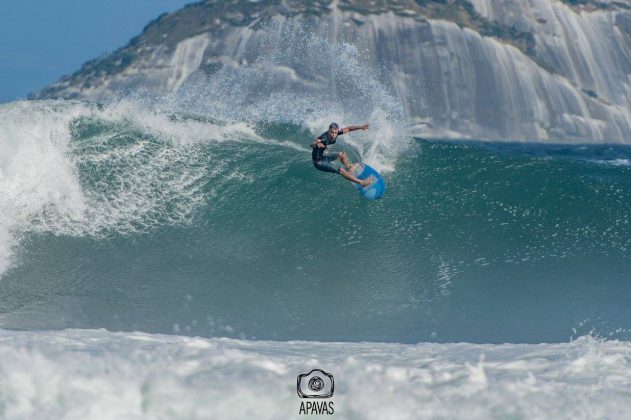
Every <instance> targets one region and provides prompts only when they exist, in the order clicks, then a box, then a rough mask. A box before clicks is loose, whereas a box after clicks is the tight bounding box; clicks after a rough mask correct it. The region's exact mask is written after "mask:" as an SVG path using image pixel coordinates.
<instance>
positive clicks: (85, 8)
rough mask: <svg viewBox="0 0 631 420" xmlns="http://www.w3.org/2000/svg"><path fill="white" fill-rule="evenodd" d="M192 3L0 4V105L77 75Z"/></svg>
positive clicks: (48, 0) (69, 0) (82, 0)
mask: <svg viewBox="0 0 631 420" xmlns="http://www.w3.org/2000/svg"><path fill="white" fill-rule="evenodd" d="M192 2H193V0H0V40H1V41H0V102H10V101H13V100H16V99H24V98H26V95H28V93H29V92H32V91H34V90H37V89H39V88H42V87H44V86H46V85H48V84H50V83H52V82H55V81H57V80H59V78H60V77H61V76H62V75H64V74H70V73H73V72H74V71H76V70H78V69H79V68H80V67H81V64H83V63H85V62H86V61H88V60H90V59H92V58H96V57H98V56H100V55H101V54H103V53H107V52H110V51H114V50H116V49H117V48H119V47H122V46H124V45H126V44H127V42H128V41H129V40H130V39H131V38H132V37H134V36H135V35H138V34H139V33H140V32H142V29H143V28H144V27H145V25H146V24H147V23H149V21H151V20H153V19H155V18H156V17H158V15H160V14H161V13H163V12H171V11H174V10H177V9H179V8H181V7H182V6H184V5H185V4H188V3H192Z"/></svg>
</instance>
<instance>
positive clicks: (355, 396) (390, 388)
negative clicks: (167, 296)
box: [0, 330, 631, 419]
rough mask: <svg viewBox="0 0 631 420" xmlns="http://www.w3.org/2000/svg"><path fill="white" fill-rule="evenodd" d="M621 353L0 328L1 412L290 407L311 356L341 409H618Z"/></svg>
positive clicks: (403, 413) (379, 415) (624, 371)
mask: <svg viewBox="0 0 631 420" xmlns="http://www.w3.org/2000/svg"><path fill="white" fill-rule="evenodd" d="M630 351H631V349H630V347H629V343H628V342H617V341H607V342H599V341H597V340H594V339H593V338H590V337H582V338H580V339H578V340H575V341H573V342H571V343H565V344H539V345H525V344H521V345H514V344H504V345H490V344H486V345H474V344H466V343H462V344H429V343H428V344H419V345H403V344H385V343H312V342H290V343H282V342H269V341H256V342H252V341H247V340H228V339H202V338H189V337H178V336H165V335H155V334H154V335H152V334H144V333H109V332H107V331H103V330H100V331H95V330H68V331H63V332H7V331H0V356H2V357H1V358H0V372H1V373H2V375H0V387H1V388H2V390H3V392H2V395H1V396H0V401H1V402H2V404H0V415H1V416H2V418H5V419H22V418H34V417H37V418H45V419H48V418H60V417H63V418H73V419H74V418H85V417H86V413H89V414H88V416H89V417H90V418H94V419H113V418H175V419H180V418H187V419H246V418H253V417H256V418H260V419H279V418H293V417H296V416H298V412H299V409H300V403H301V401H300V400H301V399H300V398H298V396H297V393H296V377H297V376H298V375H299V374H304V373H307V372H309V371H310V370H311V369H313V368H320V369H324V370H325V371H327V372H330V373H332V374H333V376H334V380H335V392H334V395H333V398H332V399H330V400H325V401H329V402H333V408H334V416H335V418H340V419H356V418H365V419H384V418H397V419H417V418H419V416H420V417H423V418H468V419H491V418H498V419H503V418H515V419H531V418H554V419H593V418H625V417H626V415H627V413H628V407H629V403H630V401H629V394H628V393H626V392H622V391H621V390H623V389H627V388H628V387H629V385H630V384H631V361H630V360H629V352H630ZM384 390H387V392H384ZM43 395H45V397H43ZM16 396H19V398H17V397H16ZM112 401H116V404H112Z"/></svg>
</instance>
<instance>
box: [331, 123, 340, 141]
mask: <svg viewBox="0 0 631 420" xmlns="http://www.w3.org/2000/svg"><path fill="white" fill-rule="evenodd" d="M338 131H340V126H339V125H337V123H334V122H333V123H331V124H329V134H330V135H332V136H333V137H335V136H337V133H338Z"/></svg>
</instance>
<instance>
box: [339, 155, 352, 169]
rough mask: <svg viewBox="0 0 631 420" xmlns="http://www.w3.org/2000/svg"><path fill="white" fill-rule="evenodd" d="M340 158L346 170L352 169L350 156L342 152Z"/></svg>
mask: <svg viewBox="0 0 631 420" xmlns="http://www.w3.org/2000/svg"><path fill="white" fill-rule="evenodd" d="M339 157H340V160H341V161H342V163H343V164H344V166H345V167H346V169H351V167H352V165H351V162H350V161H349V160H348V156H346V153H345V152H340V154H339Z"/></svg>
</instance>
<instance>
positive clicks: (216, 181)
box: [0, 75, 631, 342]
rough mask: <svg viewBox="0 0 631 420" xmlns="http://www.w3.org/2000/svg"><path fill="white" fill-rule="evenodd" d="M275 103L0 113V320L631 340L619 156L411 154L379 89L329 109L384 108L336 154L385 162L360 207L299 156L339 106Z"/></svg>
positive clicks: (524, 148)
mask: <svg viewBox="0 0 631 420" xmlns="http://www.w3.org/2000/svg"><path fill="white" fill-rule="evenodd" d="M264 76H265V75H264ZM219 91H220V88H219V87H217V89H216V90H215V92H216V93H217V92H219ZM217 95H218V96H217V98H222V97H223V96H222V95H219V94H217ZM384 95H385V94H384ZM237 99H238V98H233V100H237ZM211 100H214V99H213V98H212V97H210V96H209V101H211ZM184 102H185V103H191V102H190V101H189V100H188V99H187V100H186V101H184ZM279 103H280V105H272V104H271V102H264V104H265V106H264V107H261V108H251V109H250V111H252V112H250V111H248V107H247V106H246V104H245V103H244V104H243V106H241V107H239V108H238V112H235V114H234V115H235V116H236V115H237V114H238V115H239V116H240V119H237V118H231V117H229V112H222V111H221V109H220V108H216V109H219V111H217V112H216V113H215V114H214V115H218V117H215V116H212V117H211V115H213V113H211V112H210V111H208V109H215V108H213V107H214V106H215V105H213V104H214V102H212V101H211V102H209V103H206V104H205V105H204V106H206V107H210V108H207V111H206V112H204V113H202V112H201V110H202V105H200V103H199V102H198V103H197V104H198V108H189V109H188V110H187V111H186V112H184V110H183V108H180V105H181V104H180V103H179V102H178V101H177V100H176V99H173V98H171V99H169V98H163V99H162V100H160V101H157V102H156V101H153V102H152V101H148V100H147V101H144V102H143V100H142V99H141V98H136V99H134V100H131V99H129V100H126V101H121V102H117V103H111V104H108V105H90V104H84V103H78V102H63V101H62V102H18V103H14V104H8V105H3V106H2V107H0V127H1V129H2V136H1V137H0V147H1V148H2V151H1V153H0V156H1V157H0V171H1V172H0V184H1V185H0V191H2V195H1V196H0V200H1V201H0V214H1V216H2V217H1V218H0V254H1V255H2V260H1V262H2V270H3V276H2V278H1V279H0V285H1V287H2V290H3V293H2V294H1V295H0V326H1V327H3V328H12V329H16V328H17V329H54V328H67V327H71V328H102V327H105V328H108V329H113V330H142V331H146V332H166V333H173V332H175V333H181V334H186V335H201V336H206V337H212V336H227V337H237V338H238V337H242V338H248V339H251V338H259V339H274V340H288V339H309V340H325V341H332V340H333V341H334V340H344V341H348V340H350V341H361V340H378V341H397V342H418V341H428V340H430V341H469V342H558V341H566V340H567V339H568V338H569V337H570V336H576V335H581V334H583V333H587V332H589V331H593V332H594V334H596V335H602V336H606V337H611V338H626V337H628V331H627V330H625V329H624V328H623V327H624V326H625V321H624V320H626V319H629V316H631V313H629V311H630V310H629V305H628V304H627V302H626V296H628V293H629V292H631V290H629V287H630V286H629V282H628V280H629V277H628V276H629V274H628V273H629V272H631V258H629V257H630V256H631V223H630V221H631V206H629V203H631V184H630V183H629V179H630V178H629V175H630V172H631V168H630V167H629V160H631V150H630V149H629V148H625V147H613V146H589V147H588V146H563V147H562V146H528V145H516V144H496V143H479V144H478V143H466V144H464V143H449V142H436V141H422V140H418V139H417V140H414V141H410V140H409V139H406V138H405V136H404V135H402V133H400V130H398V128H399V124H400V123H399V122H398V120H396V119H390V120H389V119H387V118H385V117H381V118H380V117H379V116H380V115H384V114H385V115H389V114H387V113H384V112H383V111H382V110H383V106H384V105H382V104H384V103H385V104H390V103H391V102H389V101H388V100H387V96H384V97H380V98H377V99H375V100H374V101H372V102H370V101H366V102H365V104H364V106H362V107H361V109H362V111H361V112H367V113H369V115H367V114H363V115H361V114H360V113H359V111H357V113H356V111H354V109H355V108H353V107H352V106H350V105H349V106H348V107H343V108H342V109H341V114H340V115H338V117H339V119H338V122H339V123H341V124H343V125H346V124H348V123H359V122H363V119H361V120H360V119H359V118H361V117H362V116H363V117H366V118H368V117H370V115H374V116H375V118H374V121H373V120H370V121H373V122H374V125H373V127H372V130H371V131H368V132H366V133H363V132H355V133H352V134H350V135H347V136H344V137H346V138H345V139H344V138H342V139H343V141H342V140H341V141H340V143H341V144H339V145H338V146H336V147H338V150H340V149H341V148H345V149H347V150H348V151H349V153H350V154H351V156H353V159H354V160H358V159H363V160H366V161H368V162H369V163H372V164H374V165H375V166H377V167H378V168H379V169H380V170H382V172H383V174H384V176H385V180H386V182H387V184H388V187H389V189H388V192H387V194H386V196H385V198H384V199H383V200H381V201H378V202H369V201H367V200H363V199H362V198H361V197H360V196H359V195H358V194H357V193H356V192H355V191H354V188H353V187H352V186H351V185H350V184H348V183H346V182H344V181H343V180H341V179H340V178H338V177H336V176H333V175H329V174H324V173H321V172H318V171H316V170H314V168H313V167H312V165H311V162H310V156H309V153H310V150H309V148H308V143H309V142H310V141H311V139H312V138H313V137H314V134H316V133H319V132H320V131H321V130H324V128H323V127H326V124H328V122H330V120H331V119H332V117H331V115H329V114H326V113H325V112H323V113H318V112H315V111H313V112H312V113H311V114H307V118H306V119H305V120H304V122H303V123H302V124H298V123H296V122H292V121H291V118H293V117H292V115H293V114H291V113H290V112H289V111H290V110H289V109H288V108H287V106H286V103H284V102H283V101H280V102H279ZM228 104H229V105H230V103H228ZM275 106H278V107H281V109H283V110H285V109H287V111H288V112H287V113H285V112H277V111H278V108H274V107H275ZM388 106H389V105H388ZM232 109H234V108H232ZM253 110H256V112H254V111H253ZM231 112H232V111H231ZM247 112H250V114H249V115H250V116H249V117H247V118H246V116H245V114H246V113H247ZM305 112H306V111H305ZM290 117H291V118H290ZM284 119H287V120H289V121H285V120H284Z"/></svg>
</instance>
